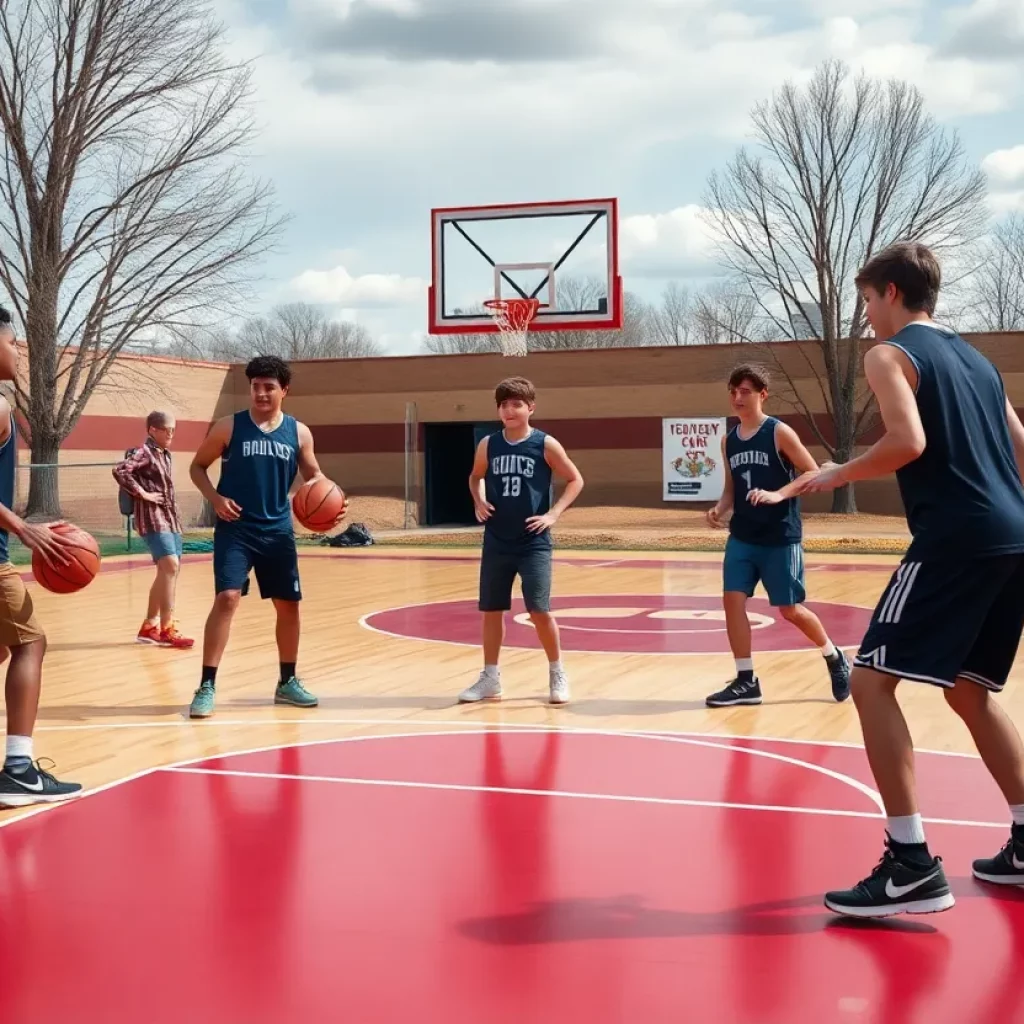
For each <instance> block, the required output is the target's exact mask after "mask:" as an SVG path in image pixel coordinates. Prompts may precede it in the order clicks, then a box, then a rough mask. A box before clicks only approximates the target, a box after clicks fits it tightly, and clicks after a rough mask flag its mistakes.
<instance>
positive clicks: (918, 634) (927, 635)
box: [854, 554, 1024, 693]
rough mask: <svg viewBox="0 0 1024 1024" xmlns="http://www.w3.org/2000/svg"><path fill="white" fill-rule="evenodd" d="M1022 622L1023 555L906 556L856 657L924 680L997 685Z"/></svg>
mask: <svg viewBox="0 0 1024 1024" xmlns="http://www.w3.org/2000/svg"><path fill="white" fill-rule="evenodd" d="M1022 628H1024V555H1019V554H1012V555H993V556H988V557H984V558H973V559H968V558H966V557H963V558H934V559H931V560H927V561H919V562H917V561H911V560H909V559H907V560H905V561H904V562H903V563H902V564H901V565H900V567H899V568H898V569H897V570H896V572H895V573H894V574H893V577H892V579H891V580H890V581H889V585H888V586H887V587H886V588H885V592H884V593H883V594H882V597H881V600H880V601H879V602H878V606H877V607H876V608H875V612H874V615H873V616H872V618H871V625H870V626H868V631H867V633H866V634H865V636H864V639H863V641H862V642H861V645H860V650H859V651H858V652H857V657H856V659H855V660H854V664H856V665H860V666H862V667H864V668H871V669H875V670H876V671H878V672H884V673H886V674H887V675H892V676H899V677H900V678H901V679H909V680H913V681H915V682H919V683H932V684H934V685H935V686H944V687H947V688H948V687H951V686H953V685H954V684H955V682H956V680H957V679H958V678H962V679H968V680H970V681H971V682H973V683H977V684H978V685H980V686H984V687H985V688H986V689H987V690H992V691H994V692H996V693H998V692H999V691H1000V690H1001V689H1002V688H1003V687H1004V686H1005V685H1006V679H1007V677H1008V676H1009V674H1010V669H1011V668H1012V667H1013V661H1014V658H1016V656H1017V648H1018V646H1019V645H1020V637H1021V630H1022Z"/></svg>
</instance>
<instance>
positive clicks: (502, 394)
mask: <svg viewBox="0 0 1024 1024" xmlns="http://www.w3.org/2000/svg"><path fill="white" fill-rule="evenodd" d="M508 398H518V399H520V401H523V402H536V401H537V392H536V390H534V387H533V385H532V384H531V383H530V382H529V381H528V380H527V379H526V378H525V377H506V378H505V380H503V381H502V382H501V383H500V384H499V385H498V386H497V387H496V388H495V389H494V401H495V404H496V405H501V403H502V402H504V401H505V400H506V399H508Z"/></svg>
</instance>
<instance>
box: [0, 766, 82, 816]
mask: <svg viewBox="0 0 1024 1024" xmlns="http://www.w3.org/2000/svg"><path fill="white" fill-rule="evenodd" d="M50 764H53V762H52V761H51V762H50ZM81 792H82V787H81V786H80V785H79V784H78V783H77V782H59V781H58V780H57V779H55V778H54V777H53V776H52V775H51V774H50V773H49V772H46V771H43V769H42V768H41V767H40V763H39V762H38V761H32V762H30V763H29V764H28V766H27V767H26V768H25V769H24V770H22V771H15V770H14V769H12V768H7V767H5V768H4V769H3V771H0V807H27V806H28V805H29V804H52V803H56V802H57V801H58V800H68V799H70V798H72V797H76V796H78V795H79V794H80V793H81Z"/></svg>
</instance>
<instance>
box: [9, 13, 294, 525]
mask: <svg viewBox="0 0 1024 1024" xmlns="http://www.w3.org/2000/svg"><path fill="white" fill-rule="evenodd" d="M221 42H222V29H221V27H220V26H219V25H217V24H216V23H215V22H214V21H213V20H212V19H211V17H210V15H209V14H208V12H207V7H206V4H205V3H203V2H202V0H6V2H4V3H3V4H0V127H2V129H3V142H2V146H3V150H2V153H3V161H2V164H0V201H2V205H3V207H4V209H3V213H2V215H0V283H2V284H3V286H4V287H5V288H6V290H7V291H8V293H9V295H10V298H11V302H12V304H13V306H14V307H15V310H16V311H17V314H18V317H19V319H20V320H21V322H22V324H23V325H24V328H25V332H26V338H27V342H28V348H29V360H28V362H29V372H28V386H27V387H26V386H25V382H21V383H20V384H19V386H18V388H17V393H16V401H17V406H18V409H19V411H20V412H21V413H22V414H23V415H24V416H25V419H26V420H27V423H28V428H29V434H30V442H31V449H32V462H33V464H35V465H44V466H51V465H52V464H54V463H56V461H57V459H58V457H59V450H60V445H61V442H62V441H63V440H64V438H65V437H67V435H68V434H69V433H70V431H71V430H72V428H73V427H74V425H75V423H76V422H77V420H78V418H79V416H80V415H81V414H82V410H83V409H84V408H85V405H86V403H87V402H88V400H89V397H90V395H92V394H93V392H94V391H95V390H96V388H97V387H98V386H99V385H100V383H101V382H102V381H103V380H104V378H105V377H106V376H107V374H108V373H109V371H110V370H111V367H112V366H113V364H114V360H115V358H116V356H117V354H118V352H120V351H121V350H122V349H123V348H124V347H125V346H126V345H129V344H130V343H131V342H132V341H133V340H134V339H136V338H139V337H147V336H152V334H153V333H154V330H155V329H168V328H171V329H173V328H181V327H187V326H189V325H191V324H194V323H196V322H199V321H200V320H202V319H203V318H204V317H207V316H208V315H209V313H210V311H211V310H213V309H217V308H219V309H221V310H224V309H228V308H237V304H238V303H239V302H240V301H241V300H242V297H243V294H244V286H245V284H246V281H247V278H248V274H249V273H250V272H251V267H252V263H253V261H254V260H255V259H256V258H257V257H259V256H261V255H262V254H264V253H265V252H266V251H267V250H268V249H269V247H270V245H271V244H272V242H273V239H274V237H275V235H276V233H277V229H278V227H279V225H280V222H279V221H277V220H275V218H274V214H273V212H272V203H271V193H270V189H269V187H268V186H267V185H265V184H262V183H260V182H256V181H252V180H249V179H247V178H246V176H245V174H244V172H243V170H242V163H241V160H240V157H242V155H243V152H244V146H245V144H246V143H247V142H248V141H249V140H250V139H251V138H252V135H253V126H252V122H251V120H250V118H249V116H248V115H247V112H246V101H247V99H248V96H249V71H248V69H247V68H246V67H242V66H236V65H231V64H229V63H227V62H226V60H225V59H224V57H223V56H222V52H221ZM59 510H60V508H59V495H58V491H57V480H56V473H55V472H52V471H46V470H42V471H34V472H33V473H32V476H31V482H30V487H29V499H28V514H46V515H54V514H59Z"/></svg>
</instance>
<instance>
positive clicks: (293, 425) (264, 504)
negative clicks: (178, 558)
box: [189, 356, 348, 718]
mask: <svg viewBox="0 0 1024 1024" xmlns="http://www.w3.org/2000/svg"><path fill="white" fill-rule="evenodd" d="M245 375H246V376H247V377H248V378H249V408H248V409H245V410H244V411H242V412H238V413H235V415H234V416H226V417H225V418H224V419H222V420H219V421H218V422H217V423H216V424H215V425H214V427H213V429H212V430H211V431H210V433H209V435H208V436H207V438H206V440H205V441H203V443H202V445H200V447H199V450H198V451H197V452H196V454H195V457H194V458H193V460H192V466H191V470H190V475H191V477H192V482H193V483H194V484H195V485H196V487H197V488H199V490H200V492H201V493H202V494H203V496H204V497H205V498H206V499H207V500H208V501H209V502H210V503H211V504H212V505H213V508H214V511H215V512H216V513H217V525H216V527H215V528H214V534H213V574H214V584H215V589H216V595H217V596H216V598H215V600H214V603H213V608H212V609H211V611H210V615H209V618H208V619H207V620H206V629H205V631H204V634H203V671H202V676H201V678H200V681H199V688H198V689H197V690H196V692H195V696H194V697H193V699H192V706H191V708H190V710H189V713H190V715H191V717H192V718H208V717H209V716H210V715H212V714H213V711H214V706H215V704H216V682H217V669H218V667H219V665H220V661H221V658H222V657H223V654H224V648H225V647H226V646H227V642H228V636H229V635H230V632H231V620H232V618H233V617H234V614H235V611H236V609H237V608H238V603H239V600H240V599H241V596H242V592H243V588H244V587H245V584H246V582H247V580H248V578H249V573H250V572H251V571H253V570H255V573H256V582H257V583H258V584H259V588H260V596H261V597H262V598H263V599H264V600H266V599H268V598H269V599H270V600H271V601H273V602H274V609H275V611H276V612H277V649H278V658H279V661H280V676H279V678H278V682H277V688H276V690H275V692H274V703H275V704H291V705H294V706H295V707H300V708H312V707H316V705H317V703H318V701H317V698H316V697H314V696H313V694H311V693H310V692H309V691H308V690H307V689H306V688H305V686H303V684H302V681H301V680H300V679H299V678H298V676H297V675H296V674H295V668H296V663H297V661H298V654H299V633H300V624H299V602H300V601H301V600H302V589H301V586H300V584H299V559H298V552H297V551H296V549H295V532H294V528H293V526H292V510H291V502H290V500H289V497H288V492H289V489H290V488H291V485H292V483H293V482H294V480H295V475H296V473H297V472H298V473H301V474H302V477H303V479H304V480H305V481H306V482H307V483H308V482H309V481H311V480H315V479H318V478H319V477H322V476H323V475H324V474H323V473H321V472H320V466H319V465H318V463H317V461H316V456H315V455H314V454H313V435H312V434H311V433H310V430H309V427H307V426H306V425H305V424H304V423H299V422H298V421H297V420H296V419H294V418H293V417H292V416H288V415H286V414H285V413H284V411H283V410H282V408H281V406H282V403H283V402H284V399H285V396H286V395H287V394H288V388H289V387H290V386H291V380H292V372H291V368H290V367H289V366H288V364H287V363H285V362H284V361H283V360H281V359H278V358H277V357H276V356H259V357H257V358H256V359H253V360H252V361H251V362H250V363H249V365H248V366H247V367H246V368H245ZM217 459H220V460H221V474H220V482H219V483H218V485H217V486H216V487H214V486H213V483H212V482H211V481H210V477H209V474H208V472H207V471H208V470H209V468H210V466H211V465H213V463H214V462H216V461H217ZM347 505H348V502H347V501H346V502H345V507H347ZM344 515H345V510H344V508H343V510H342V513H341V515H340V516H339V517H338V521H339V522H340V521H341V519H342V518H343V517H344Z"/></svg>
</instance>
